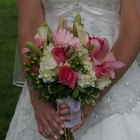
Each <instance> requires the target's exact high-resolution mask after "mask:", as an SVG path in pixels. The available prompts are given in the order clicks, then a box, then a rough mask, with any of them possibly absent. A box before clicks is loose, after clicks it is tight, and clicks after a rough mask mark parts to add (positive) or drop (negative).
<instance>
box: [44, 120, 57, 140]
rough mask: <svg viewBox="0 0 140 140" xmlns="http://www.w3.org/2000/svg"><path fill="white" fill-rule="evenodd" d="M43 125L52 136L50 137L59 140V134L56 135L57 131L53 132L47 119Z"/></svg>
mask: <svg viewBox="0 0 140 140" xmlns="http://www.w3.org/2000/svg"><path fill="white" fill-rule="evenodd" d="M42 123H43V125H44V129H46V131H47V132H48V133H49V134H50V136H51V137H52V138H54V139H58V136H57V134H56V133H55V131H53V129H52V127H51V124H50V123H49V121H47V120H46V119H44V118H43V119H42Z"/></svg>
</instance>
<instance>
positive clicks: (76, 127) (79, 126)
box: [71, 118, 86, 132]
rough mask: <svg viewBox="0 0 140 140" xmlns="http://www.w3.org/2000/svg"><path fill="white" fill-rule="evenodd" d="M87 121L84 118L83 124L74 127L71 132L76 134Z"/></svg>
mask: <svg viewBox="0 0 140 140" xmlns="http://www.w3.org/2000/svg"><path fill="white" fill-rule="evenodd" d="M85 121H86V119H85V118H83V119H82V120H81V123H80V124H78V125H76V126H74V127H72V128H71V132H75V131H76V130H78V129H79V128H81V127H82V126H83V124H84V123H85Z"/></svg>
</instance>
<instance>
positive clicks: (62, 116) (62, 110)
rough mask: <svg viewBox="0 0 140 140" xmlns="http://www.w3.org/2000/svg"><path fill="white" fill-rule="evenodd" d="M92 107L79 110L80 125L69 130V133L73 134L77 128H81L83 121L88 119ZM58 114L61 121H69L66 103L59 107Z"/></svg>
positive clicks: (69, 116) (68, 109)
mask: <svg viewBox="0 0 140 140" xmlns="http://www.w3.org/2000/svg"><path fill="white" fill-rule="evenodd" d="M93 108H94V106H93V105H84V106H83V107H82V108H81V112H82V113H81V114H82V116H81V124H78V125H76V126H74V127H73V128H71V132H74V131H76V130H78V129H79V128H81V127H82V125H83V124H84V123H85V121H86V120H87V119H88V117H89V115H90V113H91V111H92V110H93ZM59 114H60V119H61V120H63V121H69V120H70V119H71V115H70V108H69V106H68V105H67V104H66V103H63V104H61V105H60V106H59Z"/></svg>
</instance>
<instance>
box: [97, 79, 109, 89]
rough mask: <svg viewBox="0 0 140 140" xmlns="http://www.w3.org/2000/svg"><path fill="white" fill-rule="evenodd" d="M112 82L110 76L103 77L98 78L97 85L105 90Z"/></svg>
mask: <svg viewBox="0 0 140 140" xmlns="http://www.w3.org/2000/svg"><path fill="white" fill-rule="evenodd" d="M110 83H111V80H110V79H109V78H108V77H102V78H99V79H97V80H96V86H97V88H99V89H100V90H103V89H104V88H105V87H108V86H109V84H110Z"/></svg>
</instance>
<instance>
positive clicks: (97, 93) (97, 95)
mask: <svg viewBox="0 0 140 140" xmlns="http://www.w3.org/2000/svg"><path fill="white" fill-rule="evenodd" d="M99 96H100V93H99V92H94V93H93V95H92V97H94V98H96V99H97V98H99Z"/></svg>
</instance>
